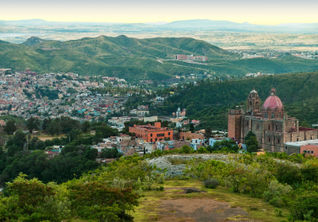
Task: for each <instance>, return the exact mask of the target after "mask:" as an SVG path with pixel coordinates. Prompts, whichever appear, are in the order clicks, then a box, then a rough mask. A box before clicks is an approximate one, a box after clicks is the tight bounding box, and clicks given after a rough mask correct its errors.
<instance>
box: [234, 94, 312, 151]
mask: <svg viewBox="0 0 318 222" xmlns="http://www.w3.org/2000/svg"><path fill="white" fill-rule="evenodd" d="M249 131H252V132H253V133H254V134H255V135H256V137H257V141H258V143H259V145H260V147H261V148H262V149H264V150H265V151H267V152H286V149H287V148H286V147H285V145H284V144H285V143H286V142H297V141H304V140H314V139H318V130H317V129H312V128H305V127H300V126H299V121H298V120H297V119H296V118H294V117H290V116H288V115H287V114H286V113H285V112H284V105H283V103H282V101H281V100H280V98H279V97H278V96H277V95H276V90H275V89H272V90H271V92H270V95H269V96H268V97H267V99H266V100H265V102H264V103H263V105H262V103H261V100H260V97H259V95H258V93H257V91H256V90H252V91H251V92H250V94H249V95H248V98H247V106H246V109H245V110H243V109H242V108H240V107H238V108H236V109H232V110H229V113H228V137H230V138H233V139H235V140H238V141H239V142H241V143H244V138H245V137H246V135H247V134H248V132H249Z"/></svg>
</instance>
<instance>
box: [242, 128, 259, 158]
mask: <svg viewBox="0 0 318 222" xmlns="http://www.w3.org/2000/svg"><path fill="white" fill-rule="evenodd" d="M245 144H246V146H247V152H250V153H251V152H257V151H258V148H259V146H258V142H257V138H256V135H255V134H254V133H253V132H252V131H249V132H248V134H247V135H246V137H245Z"/></svg>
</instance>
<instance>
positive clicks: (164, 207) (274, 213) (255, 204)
mask: <svg viewBox="0 0 318 222" xmlns="http://www.w3.org/2000/svg"><path fill="white" fill-rule="evenodd" d="M186 188H196V189H199V190H201V191H202V192H193V193H185V191H184V189H186ZM177 200H180V202H181V203H184V206H183V205H180V202H177ZM187 200H188V201H187ZM207 200H208V201H209V200H210V201H212V204H213V205H215V206H210V207H211V209H210V210H211V211H212V210H213V211H214V213H212V214H214V215H217V214H220V216H219V217H218V216H216V218H214V220H216V221H220V220H221V221H268V222H275V221H288V218H287V217H288V211H287V210H286V209H282V208H280V209H279V210H278V209H276V208H275V207H273V206H271V205H270V204H268V203H266V202H264V201H262V200H261V199H257V198H252V197H250V196H248V195H244V194H236V193H233V192H230V191H229V190H228V189H225V188H224V187H220V186H219V187H218V188H216V189H207V188H205V187H204V186H203V184H202V183H201V182H200V181H196V180H168V181H166V182H165V185H164V191H147V192H145V193H144V196H143V197H142V198H141V200H140V204H139V206H138V207H137V208H136V209H135V211H134V212H132V215H133V217H134V221H136V222H142V221H174V222H179V221H211V220H210V219H212V218H210V219H207V218H206V217H203V215H195V214H197V211H198V210H200V211H201V213H202V209H200V208H204V209H203V211H205V212H208V211H209V209H208V208H207V206H205V203H207V202H206V201H207ZM166 202H169V203H168V204H166ZM174 203H177V205H176V206H173V204H174ZM180 208H190V209H192V210H194V209H195V208H197V211H195V212H192V213H191V210H189V209H187V210H188V211H189V214H188V215H185V214H182V215H183V216H182V215H181V214H180V212H179V215H178V212H177V211H178V210H179V209H180ZM176 209H177V210H176ZM225 211H227V212H231V211H232V213H233V211H235V212H236V211H238V214H237V215H234V216H233V215H227V213H225ZM240 212H241V213H240ZM191 214H192V216H191ZM189 215H190V216H189ZM207 217H208V215H207ZM222 217H223V218H222ZM198 218H201V219H198ZM204 218H205V219H204ZM217 219H219V220H217ZM214 220H213V221H214Z"/></svg>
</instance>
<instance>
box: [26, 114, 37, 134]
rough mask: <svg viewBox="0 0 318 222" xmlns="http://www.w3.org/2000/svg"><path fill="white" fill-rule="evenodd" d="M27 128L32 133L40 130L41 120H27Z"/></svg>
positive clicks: (32, 118)
mask: <svg viewBox="0 0 318 222" xmlns="http://www.w3.org/2000/svg"><path fill="white" fill-rule="evenodd" d="M26 126H27V128H28V130H29V132H30V133H32V132H33V130H38V129H39V127H40V120H39V119H37V118H34V117H31V118H30V119H28V120H27V122H26Z"/></svg>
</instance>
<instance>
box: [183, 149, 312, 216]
mask: <svg viewBox="0 0 318 222" xmlns="http://www.w3.org/2000/svg"><path fill="white" fill-rule="evenodd" d="M304 161H305V163H304V164H302V165H301V166H298V165H296V164H295V163H293V162H289V161H284V162H281V161H277V160H276V159H273V158H272V157H270V156H268V155H261V156H255V155H250V154H243V155H238V156H233V158H232V160H231V161H229V162H223V161H216V160H207V161H201V162H199V163H198V160H193V161H192V162H188V165H189V167H188V170H187V175H188V176H189V177H191V178H198V179H200V180H202V181H208V180H211V179H212V178H215V179H217V180H218V181H219V182H220V185H222V186H225V187H227V188H229V189H230V190H231V191H232V192H235V193H242V194H249V195H250V196H252V197H257V198H263V199H264V200H265V201H267V202H269V203H270V204H272V205H273V206H275V207H278V208H281V207H282V208H286V207H288V208H289V209H290V212H291V214H290V218H291V219H292V220H309V221H315V220H317V219H318V217H317V212H318V211H317V204H315V201H317V188H318V185H317V182H315V180H316V179H314V175H316V172H317V170H318V168H317V167H318V160H317V159H313V158H305V159H304ZM309 168H310V170H309V171H310V173H309V174H310V175H311V177H308V174H307V173H308V171H307V170H308V169H309Z"/></svg>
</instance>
